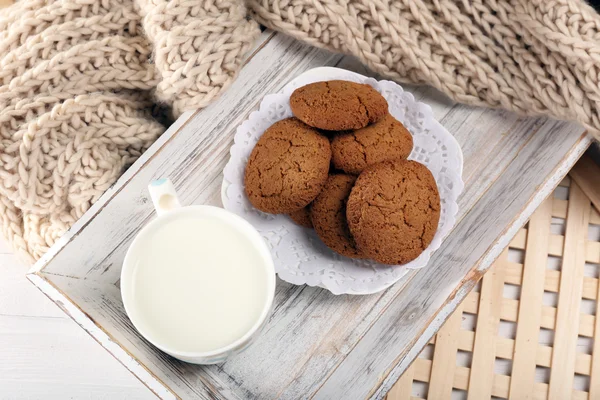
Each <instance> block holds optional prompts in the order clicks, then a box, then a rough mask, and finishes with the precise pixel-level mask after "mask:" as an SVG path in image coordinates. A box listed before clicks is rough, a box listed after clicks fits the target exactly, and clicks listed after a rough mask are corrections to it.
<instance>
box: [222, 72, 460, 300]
mask: <svg viewBox="0 0 600 400" xmlns="http://www.w3.org/2000/svg"><path fill="white" fill-rule="evenodd" d="M332 79H343V80H348V81H353V82H360V83H367V84H369V85H371V86H373V87H374V88H375V89H377V90H378V91H379V92H380V93H381V94H382V95H383V97H385V99H386V100H387V101H388V104H389V111H390V113H391V114H392V115H393V116H394V117H395V118H396V119H398V120H399V121H401V122H402V123H403V124H404V125H405V126H406V128H407V129H408V130H409V131H410V132H411V133H412V135H413V139H414V148H413V151H412V153H411V154H410V156H409V159H411V160H416V161H418V162H420V163H422V164H425V165H426V166H427V168H429V169H430V170H431V172H432V173H433V176H434V177H435V180H436V182H437V185H438V189H439V192H440V198H441V202H442V208H441V216H440V222H439V226H438V230H437V232H436V234H435V236H434V238H433V241H432V242H431V244H430V245H429V247H427V249H426V250H425V251H424V252H423V253H422V254H421V255H420V256H419V257H418V258H417V259H416V260H414V261H411V262H410V263H408V264H404V265H397V266H391V267H390V266H383V265H381V264H377V263H376V262H374V261H370V260H352V259H349V258H346V257H342V256H340V255H337V254H335V253H334V252H333V251H331V250H329V249H328V248H327V247H326V246H325V245H324V244H323V243H322V242H321V241H320V240H319V238H318V237H317V235H316V234H315V232H314V231H313V230H312V229H306V228H302V227H300V226H298V225H296V224H294V223H293V222H292V221H291V220H290V219H289V218H288V217H287V216H285V215H271V214H265V213H263V212H261V211H258V210H256V209H255V208H254V207H252V205H251V204H250V202H249V201H248V199H247V197H246V195H245V194H244V169H245V167H246V162H247V161H248V157H249V156H250V153H251V151H252V149H253V148H254V145H255V144H256V142H257V140H258V138H259V137H260V136H261V135H262V134H263V132H264V131H265V130H266V129H267V128H268V127H269V126H271V125H272V124H273V123H274V122H276V121H279V120H281V119H284V118H287V117H291V116H292V111H291V110H290V105H289V99H290V95H291V94H292V92H293V91H294V90H295V89H296V88H298V87H300V86H303V85H306V84H308V83H311V82H318V81H325V80H332ZM462 165H463V158H462V152H461V150H460V146H459V145H458V143H457V142H456V140H455V139H454V137H453V136H452V135H451V134H450V133H449V132H448V131H447V130H446V129H444V128H443V127H442V126H441V125H440V124H439V123H438V122H437V121H435V120H434V118H433V114H432V110H431V107H429V106H428V105H426V104H423V103H420V102H417V101H415V99H414V97H413V95H412V94H410V93H408V92H405V91H404V90H403V89H402V87H400V86H399V85H398V84H396V83H394V82H390V81H376V80H375V79H372V78H367V77H365V76H363V75H359V74H356V73H354V72H350V71H346V70H343V69H339V68H330V67H323V68H315V69H312V70H310V71H307V72H305V73H304V74H302V75H300V76H299V77H297V78H296V79H294V80H292V81H291V82H290V83H288V84H287V85H286V86H285V87H284V88H283V89H282V91H281V92H280V93H278V94H271V95H268V96H265V98H264V99H263V101H262V103H261V104H260V109H259V110H258V111H255V112H253V113H252V114H250V117H249V118H248V120H246V121H245V122H244V123H243V124H242V125H240V126H239V127H238V129H237V132H236V135H235V140H234V144H233V146H232V148H231V159H230V160H229V162H228V163H227V166H226V167H225V170H224V172H223V173H224V180H223V191H222V197H223V205H224V207H225V208H226V209H227V210H229V211H233V212H234V213H236V214H238V215H240V216H242V217H243V218H245V219H246V220H248V221H249V222H250V223H251V224H252V225H253V226H254V227H255V228H256V229H257V230H258V231H259V232H260V233H261V234H262V235H263V236H264V238H265V239H266V241H267V242H268V244H269V246H270V247H271V253H272V255H273V259H274V262H275V270H276V271H277V274H278V275H279V277H280V278H281V279H283V280H285V281H287V282H290V283H293V284H296V285H302V284H307V285H310V286H321V287H323V288H326V289H328V290H330V291H331V292H332V293H334V294H343V293H349V294H369V293H375V292H378V291H381V290H384V289H386V288H387V287H389V286H390V285H392V284H393V283H394V282H397V281H398V280H399V279H400V278H401V277H402V276H403V275H404V274H406V273H407V272H408V270H409V269H417V268H422V267H424V266H425V265H427V262H428V261H429V259H430V257H431V254H432V253H433V252H434V251H435V250H436V249H438V248H439V247H440V245H441V243H442V239H443V238H444V237H445V236H446V235H447V234H448V232H450V230H451V229H452V226H453V225H454V223H455V217H456V213H457V211H458V205H457V204H456V199H457V198H458V195H459V194H460V193H461V192H462V190H463V186H464V185H463V182H462V178H461V176H462Z"/></svg>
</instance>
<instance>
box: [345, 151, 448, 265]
mask: <svg viewBox="0 0 600 400" xmlns="http://www.w3.org/2000/svg"><path fill="white" fill-rule="evenodd" d="M346 216H347V220H348V226H349V228H350V232H351V233H352V236H353V237H354V240H355V242H356V245H357V247H358V249H359V250H360V251H361V252H362V253H363V254H364V255H365V256H367V257H369V258H372V259H374V260H375V261H377V262H380V263H383V264H390V265H396V264H406V263H407V262H409V261H412V260H414V259H415V258H417V257H418V256H419V255H420V254H421V253H422V252H423V250H425V249H426V248H427V246H429V243H431V241H432V240H433V236H434V235H435V232H436V230H437V227H438V222H439V219H440V195H439V193H438V189H437V185H436V183H435V179H434V178H433V175H432V174H431V172H430V171H429V170H428V169H427V167H425V166H424V165H423V164H420V163H418V162H416V161H406V160H395V161H384V162H382V163H379V164H374V165H371V166H369V167H367V168H366V169H365V170H364V171H363V172H362V173H361V174H360V176H359V177H358V179H357V180H356V183H355V185H354V187H353V189H352V192H351V193H350V196H349V198H348V203H347V207H346Z"/></svg>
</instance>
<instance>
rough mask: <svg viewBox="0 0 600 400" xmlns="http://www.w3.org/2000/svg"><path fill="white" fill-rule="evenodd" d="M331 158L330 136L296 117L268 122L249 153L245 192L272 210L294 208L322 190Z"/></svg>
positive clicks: (262, 207) (254, 202) (261, 206)
mask: <svg viewBox="0 0 600 400" xmlns="http://www.w3.org/2000/svg"><path fill="white" fill-rule="evenodd" d="M330 160H331V148H330V146H329V140H328V139H327V138H326V137H324V136H322V135H321V134H319V133H318V132H317V131H316V130H315V129H313V128H311V127H309V126H308V125H306V124H304V123H302V122H301V121H299V120H297V119H296V118H288V119H284V120H282V121H278V122H276V123H274V124H273V125H271V126H270V127H269V128H268V129H267V130H266V131H265V133H264V134H263V135H262V136H261V137H260V139H259V140H258V142H257V143H256V146H254V149H253V150H252V153H251V154H250V158H249V159H248V164H246V171H245V176H244V185H245V190H246V194H247V196H248V199H249V200H250V203H252V205H253V206H254V207H256V208H257V209H259V210H261V211H264V212H268V213H271V214H283V213H291V212H294V211H297V210H299V209H301V208H303V207H305V206H307V205H308V204H309V203H310V202H311V201H313V200H314V198H315V197H317V195H318V194H319V193H320V192H321V189H322V188H323V185H324V184H325V181H326V180H327V175H328V173H329V164H330Z"/></svg>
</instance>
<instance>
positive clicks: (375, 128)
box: [331, 114, 413, 175]
mask: <svg viewBox="0 0 600 400" xmlns="http://www.w3.org/2000/svg"><path fill="white" fill-rule="evenodd" d="M412 148H413V138H412V135H411V134H410V133H409V132H408V130H407V129H406V128H405V127H404V125H402V123H401V122H400V121H398V120H397V119H396V118H394V117H393V116H391V115H390V114H387V115H386V116H385V117H384V118H383V119H382V120H380V121H379V122H376V123H374V124H372V125H369V126H367V127H364V128H362V129H358V130H356V131H353V132H343V133H340V134H337V135H336V136H334V137H333V139H332V140H331V157H332V161H333V166H334V167H335V168H337V169H341V170H342V171H344V172H346V173H349V174H353V175H358V174H360V173H361V172H362V170H363V169H365V168H366V167H367V166H368V165H372V164H376V163H378V162H381V161H387V160H395V159H405V158H406V157H408V155H409V154H410V152H411V151H412Z"/></svg>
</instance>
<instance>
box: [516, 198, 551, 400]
mask: <svg viewBox="0 0 600 400" xmlns="http://www.w3.org/2000/svg"><path fill="white" fill-rule="evenodd" d="M551 222H552V199H551V198H550V199H546V200H545V201H544V202H543V203H542V205H541V206H540V208H538V209H537V210H536V211H535V212H534V213H533V215H532V216H531V219H530V220H529V228H528V230H527V245H526V250H525V262H524V263H525V265H527V266H528V267H527V268H526V269H525V271H523V281H522V284H521V298H520V301H519V315H521V316H526V317H524V318H521V319H520V320H519V323H518V324H517V334H516V336H515V346H514V355H513V357H512V359H513V360H514V365H513V373H512V374H511V376H512V378H511V381H510V395H511V396H513V397H514V398H517V399H530V398H533V395H534V389H533V384H534V382H535V366H536V364H535V362H536V352H537V346H535V345H533V344H534V343H536V344H537V342H538V336H539V333H540V329H539V327H540V321H541V319H542V305H543V296H544V283H545V279H544V276H545V273H546V263H547V261H548V252H547V250H546V249H547V248H548V239H549V236H550V223H551Z"/></svg>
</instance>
